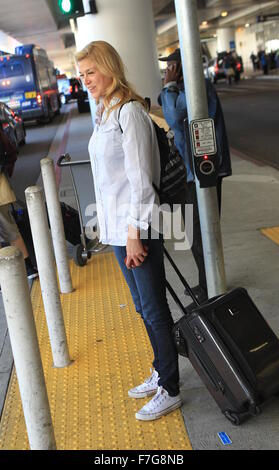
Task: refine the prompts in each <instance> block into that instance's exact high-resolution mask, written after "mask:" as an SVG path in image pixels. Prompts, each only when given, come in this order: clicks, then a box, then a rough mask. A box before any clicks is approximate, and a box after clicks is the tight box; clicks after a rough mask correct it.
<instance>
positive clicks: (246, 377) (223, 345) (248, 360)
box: [165, 250, 279, 425]
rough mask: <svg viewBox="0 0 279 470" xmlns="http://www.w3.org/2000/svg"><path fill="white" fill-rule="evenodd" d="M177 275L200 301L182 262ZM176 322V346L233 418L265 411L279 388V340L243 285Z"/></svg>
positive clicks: (232, 420) (225, 411)
mask: <svg viewBox="0 0 279 470" xmlns="http://www.w3.org/2000/svg"><path fill="white" fill-rule="evenodd" d="M165 253H166V255H167V257H168V259H169V261H170V262H171V264H172V266H173V267H174V269H175V271H176V273H177V274H178V276H179V278H180V279H181V281H182V282H183V284H184V286H185V287H186V289H187V290H188V291H189V293H190V295H191V297H192V299H193V300H194V301H195V302H196V304H197V301H196V299H195V297H194V295H193V293H192V292H191V289H190V287H189V286H188V284H187V282H186V281H185V279H184V278H183V276H182V274H181V273H180V272H179V270H178V268H177V267H176V265H175V264H174V262H173V261H172V259H171V258H170V256H169V254H168V253H167V252H166V250H165ZM167 287H168V289H169V291H170V293H171V295H172V296H173V298H174V300H175V301H176V302H177V304H178V305H179V306H180V307H181V309H182V311H183V313H184V316H183V317H182V318H181V319H180V320H179V321H178V322H176V324H175V326H174V330H173V332H174V338H175V343H176V346H177V350H178V352H179V353H180V354H181V355H183V356H186V357H188V358H189V360H190V362H191V364H192V365H193V367H194V368H195V370H196V371H197V373H198V374H199V376H200V378H201V379H202V380H203V382H204V384H205V385H206V387H207V389H208V390H209V392H210V393H211V395H212V397H213V398H214V399H215V401H216V403H217V404H218V405H219V407H220V409H221V411H222V412H223V413H224V415H225V416H226V418H228V419H229V420H230V421H231V422H232V423H233V424H236V425H238V424H241V423H242V422H243V421H244V420H245V419H247V418H248V417H249V416H253V415H257V414H259V413H260V412H261V405H262V404H264V403H265V402H266V401H268V400H269V399H270V398H272V397H274V396H275V395H277V394H278V393H279V340H278V338H277V336H276V335H275V334H274V332H273V331H272V330H271V328H270V327H269V325H268V324H267V322H266V321H265V319H264V318H263V316H262V315H261V313H260V312H259V310H258V309H257V307H256V305H255V304H254V302H253V301H252V300H251V298H250V297H249V295H248V293H247V291H246V290H245V289H243V288H237V289H234V290H233V291H231V292H228V293H226V294H224V295H221V296H219V297H216V298H213V299H211V300H209V301H207V302H206V303H203V304H202V305H198V304H197V307H196V308H195V309H194V310H193V311H192V312H191V313H188V312H187V310H186V309H185V308H184V306H183V305H182V303H181V302H180V300H179V299H178V297H177V295H176V294H175V292H174V291H173V289H172V287H171V286H170V285H169V284H168V283H167Z"/></svg>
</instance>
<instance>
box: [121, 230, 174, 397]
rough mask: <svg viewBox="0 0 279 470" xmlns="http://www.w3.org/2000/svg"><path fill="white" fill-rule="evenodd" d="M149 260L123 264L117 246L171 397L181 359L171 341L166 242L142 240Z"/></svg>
mask: <svg viewBox="0 0 279 470" xmlns="http://www.w3.org/2000/svg"><path fill="white" fill-rule="evenodd" d="M143 243H144V245H148V256H147V257H146V258H145V260H144V262H143V264H142V265H141V266H139V267H137V268H133V269H127V268H126V265H125V263H124V259H125V257H126V246H114V247H113V248H114V252H115V255H116V258H117V261H118V263H119V266H120V268H121V270H122V272H123V274H124V277H125V279H126V282H127V284H128V286H129V289H130V292H131V295H132V298H133V301H134V304H135V308H136V311H137V312H138V313H139V314H140V315H141V317H142V319H143V321H144V325H145V328H146V330H147V334H148V336H149V339H150V342H151V345H152V348H153V352H154V361H153V367H154V368H155V369H156V371H157V372H158V374H159V385H162V386H163V387H164V389H165V390H167V392H168V393H169V395H171V396H176V395H177V394H178V393H179V385H178V383H179V372H178V355H177V351H176V347H175V344H174V340H173V337H172V328H173V324H174V322H173V319H172V316H171V313H170V309H169V306H168V303H167V298H166V283H165V280H166V278H165V267H164V258H163V256H164V252H163V240H162V239H159V240H158V239H157V240H151V239H148V240H143Z"/></svg>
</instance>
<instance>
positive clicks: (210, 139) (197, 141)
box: [185, 118, 219, 188]
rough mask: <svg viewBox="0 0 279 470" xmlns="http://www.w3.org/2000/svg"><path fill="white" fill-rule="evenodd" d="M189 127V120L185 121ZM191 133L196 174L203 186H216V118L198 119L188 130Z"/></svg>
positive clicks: (217, 163)
mask: <svg viewBox="0 0 279 470" xmlns="http://www.w3.org/2000/svg"><path fill="white" fill-rule="evenodd" d="M185 125H186V126H187V127H188V121H187V122H186V121H185ZM186 131H188V133H190V140H191V146H192V156H193V164H194V169H195V174H196V176H197V178H198V180H199V182H200V187H201V188H209V187H211V186H216V181H217V176H218V165H219V162H218V158H217V144H216V135H215V127H214V120H213V119H211V118H206V119H196V120H194V121H191V122H190V126H189V128H188V129H187V130H186Z"/></svg>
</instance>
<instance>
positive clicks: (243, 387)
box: [200, 317, 255, 407]
mask: <svg viewBox="0 0 279 470" xmlns="http://www.w3.org/2000/svg"><path fill="white" fill-rule="evenodd" d="M200 321H201V323H202V325H203V327H204V328H205V330H206V331H207V333H208V335H209V336H210V337H211V339H212V341H213V342H214V344H215V346H216V347H217V349H218V350H219V351H220V353H221V354H222V356H223V358H224V360H225V362H226V364H227V365H228V367H229V369H230V370H231V372H232V374H233V375H234V377H235V378H236V380H237V382H238V383H239V385H240V386H241V388H242V389H243V390H244V392H245V394H246V396H247V398H248V399H249V401H250V406H252V407H253V406H254V405H255V400H254V398H253V397H252V395H251V392H250V390H249V389H248V388H247V385H246V384H245V383H244V382H243V380H241V378H240V377H239V376H238V375H237V374H236V373H235V371H234V369H233V367H232V366H231V364H230V362H229V361H228V359H227V358H226V356H225V354H224V353H223V351H222V349H221V348H220V346H219V345H218V343H217V342H216V341H215V339H214V337H213V336H212V334H211V332H210V330H209V329H208V327H207V325H206V323H205V322H204V321H203V319H202V318H201V317H200ZM231 359H232V358H231Z"/></svg>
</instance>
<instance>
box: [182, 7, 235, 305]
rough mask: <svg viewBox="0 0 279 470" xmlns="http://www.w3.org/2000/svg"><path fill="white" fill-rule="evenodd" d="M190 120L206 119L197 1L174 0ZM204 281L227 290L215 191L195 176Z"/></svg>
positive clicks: (211, 290)
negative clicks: (203, 184) (201, 186)
mask: <svg viewBox="0 0 279 470" xmlns="http://www.w3.org/2000/svg"><path fill="white" fill-rule="evenodd" d="M175 9H176V16H177V26H178V35H179V42H180V49H181V58H182V66H183V76H184V84H185V90H186V100H187V109H188V117H189V122H191V121H193V120H195V119H206V118H208V105H207V97H206V87H205V79H204V75H203V69H202V57H201V46H200V33H199V26H198V15H197V2H196V0H175ZM196 190H197V198H198V206H199V215H200V224H201V233H202V241H203V252H204V262H205V271H206V281H207V289H208V295H209V297H214V296H215V295H218V294H222V293H224V292H226V274H225V266H224V255H223V245H222V235H221V227H220V218H219V211H218V202H217V192H216V188H215V187H211V188H200V184H199V181H198V179H197V178H196Z"/></svg>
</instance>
